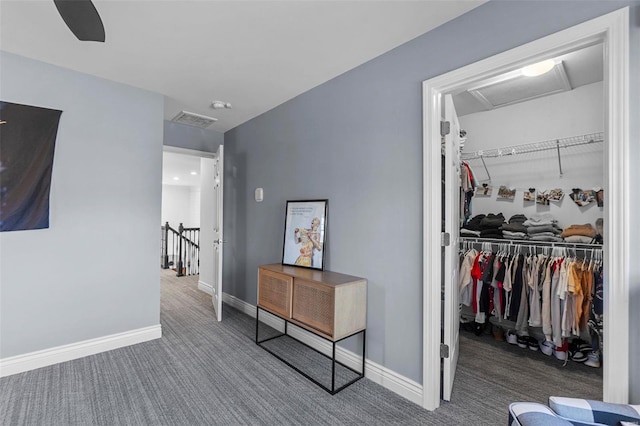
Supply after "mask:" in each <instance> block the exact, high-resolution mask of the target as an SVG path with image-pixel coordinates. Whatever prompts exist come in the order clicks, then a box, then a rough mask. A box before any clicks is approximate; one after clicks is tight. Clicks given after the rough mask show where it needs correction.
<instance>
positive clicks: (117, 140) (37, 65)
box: [0, 52, 164, 358]
mask: <svg viewBox="0 0 640 426" xmlns="http://www.w3.org/2000/svg"><path fill="white" fill-rule="evenodd" d="M0 64H1V68H0V70H1V73H0V88H1V92H0V99H2V100H4V101H9V102H16V103H23V104H27V105H35V106H43V107H49V108H55V109H60V110H62V111H63V113H62V117H61V119H60V126H59V130H58V137H57V141H56V149H55V157H54V166H53V176H52V187H51V204H50V228H49V229H43V230H37V231H18V232H3V233H0V246H1V247H2V253H1V254H2V255H1V256H0V335H1V336H2V341H1V345H0V357H1V358H6V357H10V356H14V355H20V354H25V353H28V352H32V351H37V350H41V349H46V348H51V347H55V346H60V345H65V344H70V343H75V342H80V341H83V340H87V339H93V338H98V337H103V336H106V335H110V334H114V333H120V332H125V331H130V330H134V329H138V328H142V327H148V326H153V325H158V324H159V323H160V269H159V268H158V266H159V265H158V259H159V256H158V248H159V246H158V241H159V240H158V238H159V235H160V234H159V227H158V225H159V223H160V197H161V170H162V126H163V125H162V121H163V118H162V117H163V109H164V106H163V102H164V100H163V97H162V96H161V95H158V94H154V93H150V92H146V91H143V90H140V89H135V88H132V87H129V86H124V85H122V84H117V83H113V82H110V81H106V80H102V79H99V78H96V77H92V76H88V75H85V74H81V73H78V72H75V71H71V70H67V69H63V68H59V67H56V66H53V65H48V64H45V63H42V62H37V61H34V60H31V59H27V58H24V57H20V56H16V55H13V54H9V53H6V52H0ZM87 94H90V95H87ZM123 105H124V106H126V107H123Z"/></svg>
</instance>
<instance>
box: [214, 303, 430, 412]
mask: <svg viewBox="0 0 640 426" xmlns="http://www.w3.org/2000/svg"><path fill="white" fill-rule="evenodd" d="M222 296H223V297H222V300H223V301H224V302H225V303H227V304H228V305H229V306H232V307H234V308H236V309H238V310H239V311H241V312H244V313H245V314H247V315H249V316H251V317H252V318H255V317H256V307H255V306H253V305H251V304H250V303H247V302H245V301H243V300H240V299H238V298H237V297H234V296H231V295H230V294H227V293H223V295H222ZM260 321H261V322H264V323H265V324H267V325H269V326H270V327H273V328H275V329H276V330H280V331H283V330H284V320H282V319H281V318H279V317H277V316H275V315H272V314H270V313H269V312H266V311H261V312H260ZM287 330H288V334H289V335H290V336H291V337H293V338H295V339H298V340H300V341H301V342H303V343H306V344H307V345H309V346H311V347H312V348H314V349H316V350H317V351H320V352H322V353H324V354H325V355H328V356H331V344H330V343H329V342H327V341H326V340H324V339H322V338H320V337H318V336H316V335H315V334H313V333H310V332H308V331H307V330H304V329H302V328H300V327H297V326H295V325H294V324H291V323H289V327H288V328H287ZM336 360H337V361H340V362H341V363H343V364H345V365H347V366H349V367H351V368H353V369H354V370H356V371H360V369H361V368H362V356H361V355H358V354H356V353H354V352H352V351H349V350H347V349H344V348H341V347H339V346H338V347H337V348H336ZM364 372H365V377H366V378H367V379H369V380H371V381H373V382H374V383H377V384H379V385H381V386H382V387H385V388H387V389H389V390H390V391H392V392H395V393H396V394H398V395H400V396H402V397H404V398H406V399H408V400H409V401H411V402H414V403H416V404H418V405H420V404H421V403H422V386H421V385H420V384H419V383H416V382H415V381H413V380H411V379H408V378H406V377H404V376H401V375H400V374H398V373H396V372H394V371H392V370H389V369H387V368H385V367H383V366H381V365H379V364H376V363H375V362H373V361H371V360H369V359H367V360H365V367H364Z"/></svg>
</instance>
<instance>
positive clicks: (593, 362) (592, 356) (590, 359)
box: [584, 352, 600, 368]
mask: <svg viewBox="0 0 640 426" xmlns="http://www.w3.org/2000/svg"><path fill="white" fill-rule="evenodd" d="M584 365H588V366H589V367H594V368H600V356H598V353H597V352H589V353H588V354H587V360H586V361H585V362H584Z"/></svg>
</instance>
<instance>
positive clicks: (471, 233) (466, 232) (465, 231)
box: [460, 228, 480, 237]
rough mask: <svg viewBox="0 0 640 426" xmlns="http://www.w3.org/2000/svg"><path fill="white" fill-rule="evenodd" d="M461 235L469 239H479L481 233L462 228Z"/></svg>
mask: <svg viewBox="0 0 640 426" xmlns="http://www.w3.org/2000/svg"><path fill="white" fill-rule="evenodd" d="M460 235H462V236H467V237H479V236H480V231H472V230H471V229H466V228H461V229H460Z"/></svg>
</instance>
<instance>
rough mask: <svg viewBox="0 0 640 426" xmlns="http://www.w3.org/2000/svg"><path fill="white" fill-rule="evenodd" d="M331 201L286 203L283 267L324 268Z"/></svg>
mask: <svg viewBox="0 0 640 426" xmlns="http://www.w3.org/2000/svg"><path fill="white" fill-rule="evenodd" d="M328 204H329V200H301V201H287V212H286V218H285V224H284V243H283V248H282V264H283V265H290V266H299V267H302V268H310V269H318V270H320V271H322V270H323V269H324V251H325V250H324V243H325V236H326V229H327V208H328Z"/></svg>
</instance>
